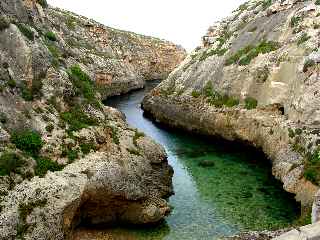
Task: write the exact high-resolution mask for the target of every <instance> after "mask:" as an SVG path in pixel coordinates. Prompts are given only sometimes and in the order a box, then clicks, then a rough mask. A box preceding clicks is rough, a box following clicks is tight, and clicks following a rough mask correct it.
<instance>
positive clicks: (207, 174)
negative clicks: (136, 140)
mask: <svg viewBox="0 0 320 240" xmlns="http://www.w3.org/2000/svg"><path fill="white" fill-rule="evenodd" d="M156 84H158V82H150V83H148V86H147V87H146V88H145V89H144V90H140V91H135V92H132V93H130V94H127V95H125V96H119V97H113V98H111V99H109V100H107V101H106V104H107V105H109V106H112V107H115V108H117V109H119V110H121V111H122V112H123V113H124V114H125V115H126V117H127V121H128V122H129V124H130V125H131V126H133V127H135V128H138V129H139V130H140V131H143V132H145V133H146V134H147V135H149V136H151V137H152V138H153V139H155V140H156V141H157V142H159V143H160V144H162V145H163V146H164V147H165V149H166V151H167V153H168V159H169V163H170V164H171V165H172V166H173V168H174V171H175V174H174V178H173V184H174V190H175V195H174V196H172V197H171V198H170V200H169V201H170V205H171V206H172V207H173V211H172V214H171V215H170V216H169V217H167V218H166V220H165V221H164V222H163V223H162V224H160V225H158V226H155V227H145V228H140V227H126V228H125V227H119V228H113V229H104V230H103V231H102V230H99V231H97V232H95V231H94V230H93V232H92V234H93V235H92V236H91V237H88V239H92V238H96V239H170V240H171V239H193V240H194V239H217V238H219V237H221V236H228V235H232V234H235V233H238V232H239V231H245V230H262V229H274V228H279V227H284V226H287V225H288V224H290V223H292V222H293V221H294V220H295V219H297V218H298V216H299V213H300V211H299V207H298V204H297V203H296V202H295V200H294V198H293V196H292V195H290V194H288V193H286V192H284V191H283V189H282V185H281V183H279V182H278V181H276V180H275V179H274V178H273V177H272V175H271V172H270V171H271V166H270V164H269V162H268V160H267V159H266V158H265V157H264V155H263V154H262V153H259V152H257V151H256V150H254V149H253V148H250V147H244V146H242V145H241V146H239V144H234V143H233V144H232V143H228V142H225V141H219V140H214V139H209V138H205V137H202V136H196V135H191V134H189V133H181V132H177V131H175V130H173V129H167V128H163V127H161V126H159V125H158V124H155V123H153V122H152V121H151V120H149V119H147V118H145V117H143V111H142V110H141V108H140V103H141V101H142V99H143V97H144V96H145V94H146V93H147V92H149V91H150V90H151V89H152V88H153V87H155V85H156ZM204 161H205V162H204ZM211 162H213V163H212V166H211ZM203 165H209V166H203ZM87 233H88V232H87ZM90 234H91V233H89V235H90ZM83 239H84V238H83Z"/></svg>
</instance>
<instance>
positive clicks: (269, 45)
mask: <svg viewBox="0 0 320 240" xmlns="http://www.w3.org/2000/svg"><path fill="white" fill-rule="evenodd" d="M278 48H279V45H278V43H276V42H272V41H262V42H261V43H259V44H258V45H257V46H252V45H248V46H246V47H244V48H242V49H240V50H239V51H238V52H236V53H235V54H233V55H232V56H231V57H229V58H228V59H227V60H226V62H225V65H226V66H229V65H232V64H239V65H241V66H244V65H249V64H250V62H251V61H252V60H253V59H254V58H256V57H257V56H258V55H259V54H266V53H269V52H272V51H275V50H277V49H278Z"/></svg>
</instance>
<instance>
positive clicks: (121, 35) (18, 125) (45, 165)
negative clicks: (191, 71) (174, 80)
mask: <svg viewBox="0 0 320 240" xmlns="http://www.w3.org/2000/svg"><path fill="white" fill-rule="evenodd" d="M184 55H185V51H184V50H183V49H182V48H181V47H178V46H176V45H174V44H172V43H169V42H166V41H162V40H159V39H155V38H151V37H146V36H142V35H138V34H134V33H130V32H125V31H120V30H116V29H112V28H108V27H106V26H103V25H101V24H99V23H96V22H94V21H93V20H90V19H86V18H84V17H81V16H78V15H75V14H73V13H70V12H67V11H63V10H60V9H54V8H51V7H49V6H47V4H46V1H44V0H37V1H35V0H24V1H22V0H10V1H6V0H4V1H1V2H0V239H6V240H7V239H68V238H71V237H72V233H73V229H74V228H75V227H77V226H78V225H79V224H81V223H86V224H115V223H120V222H122V223H133V224H146V223H154V222H158V221H160V220H161V219H162V218H164V217H165V216H166V215H167V214H168V212H169V211H170V208H169V207H168V204H167V202H166V200H165V199H166V198H167V197H168V196H170V195H171V194H172V193H173V189H172V175H173V170H172V168H171V167H170V166H169V165H168V162H167V158H166V154H165V152H164V150H163V148H162V147H161V146H159V145H158V144H156V143H154V142H153V141H152V140H151V139H150V138H148V137H146V136H144V134H143V133H140V132H138V131H137V130H135V129H132V128H130V127H129V126H128V125H127V124H126V122H125V119H124V116H123V115H122V114H121V113H120V112H118V111H117V110H115V109H112V108H108V107H105V106H103V104H102V103H101V100H103V99H105V98H106V97H108V96H111V95H117V94H121V93H125V92H128V91H130V90H132V89H136V88H141V87H143V85H144V82H145V81H146V80H150V79H159V78H160V79H162V78H165V77H166V76H167V75H168V74H169V72H170V71H171V70H172V69H174V68H175V67H176V65H177V64H178V63H179V62H180V61H182V59H183V58H184Z"/></svg>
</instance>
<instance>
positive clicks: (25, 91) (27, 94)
mask: <svg viewBox="0 0 320 240" xmlns="http://www.w3.org/2000/svg"><path fill="white" fill-rule="evenodd" d="M20 90H21V96H22V98H23V99H24V100H26V101H33V99H34V98H33V93H32V89H30V88H29V87H28V86H27V83H26V82H23V83H22V84H21V86H20Z"/></svg>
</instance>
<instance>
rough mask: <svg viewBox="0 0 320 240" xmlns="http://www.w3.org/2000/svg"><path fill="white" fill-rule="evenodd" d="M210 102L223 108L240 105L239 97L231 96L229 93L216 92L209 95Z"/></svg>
mask: <svg viewBox="0 0 320 240" xmlns="http://www.w3.org/2000/svg"><path fill="white" fill-rule="evenodd" d="M208 102H209V103H210V104H212V105H214V106H215V107H217V108H221V107H223V106H226V107H234V106H237V105H239V100H238V99H237V98H234V97H230V96H228V95H227V94H225V95H220V94H219V93H215V94H214V95H212V96H211V97H209V99H208Z"/></svg>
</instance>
